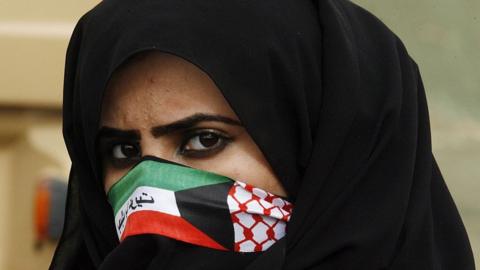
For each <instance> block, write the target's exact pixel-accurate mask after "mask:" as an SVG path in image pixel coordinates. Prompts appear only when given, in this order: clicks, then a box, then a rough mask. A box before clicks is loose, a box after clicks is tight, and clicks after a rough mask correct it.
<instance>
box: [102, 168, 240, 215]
mask: <svg viewBox="0 0 480 270" xmlns="http://www.w3.org/2000/svg"><path fill="white" fill-rule="evenodd" d="M225 182H233V180H231V179H230V178H228V177H226V176H222V175H219V174H215V173H212V172H208V171H204V170H199V169H194V168H190V167H184V166H179V165H175V164H169V163H163V162H158V161H154V160H144V161H142V162H140V163H138V164H137V165H136V166H135V167H134V168H133V169H131V170H130V171H128V172H127V174H125V175H124V176H123V177H122V178H120V180H119V181H118V182H116V183H115V184H114V185H113V186H112V187H111V188H110V190H109V191H108V193H107V196H108V201H109V202H110V204H111V205H112V207H113V209H114V212H115V213H117V211H118V210H119V209H120V207H122V205H123V204H124V203H125V201H126V200H128V198H129V196H130V195H131V194H132V193H133V191H134V190H135V189H136V188H138V187H141V186H149V187H156V188H161V189H166V190H170V191H172V192H175V191H179V190H185V189H190V188H196V187H201V186H207V185H215V184H221V183H225Z"/></svg>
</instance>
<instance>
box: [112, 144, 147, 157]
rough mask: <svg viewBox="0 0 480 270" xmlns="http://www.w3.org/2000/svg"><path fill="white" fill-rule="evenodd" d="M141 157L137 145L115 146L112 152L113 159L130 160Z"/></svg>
mask: <svg viewBox="0 0 480 270" xmlns="http://www.w3.org/2000/svg"><path fill="white" fill-rule="evenodd" d="M139 155H140V151H139V149H138V147H137V146H136V145H133V144H125V143H119V144H115V145H113V147H112V150H111V157H112V158H113V159H128V158H133V157H137V156H139Z"/></svg>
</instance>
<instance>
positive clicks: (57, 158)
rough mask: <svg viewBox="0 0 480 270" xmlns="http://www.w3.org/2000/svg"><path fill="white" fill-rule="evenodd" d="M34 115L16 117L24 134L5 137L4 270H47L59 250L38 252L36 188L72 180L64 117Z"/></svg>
mask: <svg viewBox="0 0 480 270" xmlns="http://www.w3.org/2000/svg"><path fill="white" fill-rule="evenodd" d="M34 115H37V116H34ZM34 115H29V114H26V115H23V116H17V117H15V116H11V118H10V119H11V120H10V121H12V122H15V124H16V125H17V127H18V130H16V132H15V134H10V135H9V136H4V137H0V144H1V146H2V148H1V150H0V169H1V170H0V171H1V173H0V177H1V181H2V185H1V187H2V188H1V190H0V196H1V198H2V200H1V203H0V215H1V216H2V219H0V237H1V238H0V239H1V241H0V269H11V270H17V269H18V270H20V269H47V268H48V265H49V263H50V260H51V256H52V252H53V249H54V244H53V243H52V244H48V243H47V244H46V245H44V247H43V248H42V249H40V250H36V249H34V244H35V241H34V240H35V235H34V216H33V213H34V201H33V200H34V192H35V186H36V184H37V183H38V181H39V180H40V179H41V178H42V177H43V176H45V175H50V176H60V177H63V178H64V179H65V180H66V175H68V174H67V172H68V170H69V165H70V163H69V160H68V157H67V156H66V150H65V147H64V144H63V142H62V137H61V122H60V120H61V119H60V117H59V115H57V116H53V115H48V116H46V115H44V116H43V117H38V115H41V114H39V113H38V112H34ZM29 116H31V117H29ZM3 124H4V126H8V123H6V121H4V122H3ZM12 124H14V123H12ZM22 127H23V128H22Z"/></svg>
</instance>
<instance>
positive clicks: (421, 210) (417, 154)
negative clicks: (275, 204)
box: [51, 0, 474, 269]
mask: <svg viewBox="0 0 480 270" xmlns="http://www.w3.org/2000/svg"><path fill="white" fill-rule="evenodd" d="M198 113H200V114H198ZM205 114H208V115H211V114H213V115H214V116H215V115H216V116H218V115H220V116H222V117H216V118H215V117H214V118H208V119H210V120H212V119H216V120H219V119H222V120H225V121H223V122H222V121H206V122H203V123H200V126H194V127H195V128H200V129H203V131H202V132H203V134H202V135H201V136H200V135H199V134H196V135H197V137H195V135H192V134H189V133H187V132H186V131H185V130H183V131H179V133H176V134H173V133H169V132H166V131H167V130H172V129H171V128H170V129H169V128H165V124H168V123H170V122H174V121H175V120H178V119H182V118H184V117H186V116H187V117H188V116H191V115H196V116H197V119H198V116H199V115H200V116H202V115H205ZM194 118H195V117H194ZM191 119H192V118H190V120H191ZM200 119H202V117H200ZM227 119H229V120H227ZM203 120H205V118H203ZM187 122H189V123H190V124H191V123H192V121H187ZM183 123H185V122H183ZM197 123H198V122H197ZM206 123H208V125H207V124H206ZM229 123H230V124H229ZM156 125H162V126H163V128H162V127H160V128H159V129H157V128H153V127H154V126H156ZM219 125H221V126H219ZM173 126H176V127H179V126H182V125H173ZM227 126H228V127H227ZM170 127H172V126H170ZM183 127H185V125H183ZM192 127H193V126H192ZM112 128H113V129H112ZM207 128H208V129H209V131H208V132H206V130H205V129H207ZM132 129H133V130H134V131H132V132H129V133H128V134H129V137H128V139H125V138H124V139H122V141H118V140H117V141H116V142H115V143H111V140H110V143H108V141H109V139H108V138H112V136H113V135H114V134H116V135H118V134H119V132H118V131H119V130H122V132H121V134H126V133H125V132H124V131H125V130H132ZM225 129H228V130H227V131H225ZM219 130H223V131H224V133H228V134H229V135H231V134H236V136H233V135H232V138H233V140H230V141H229V140H228V138H223V139H222V138H221V137H220V136H219V134H218V133H219ZM112 131H117V132H112ZM156 131H159V132H156ZM215 132H217V134H216V135H215V134H214V133H215ZM116 135H115V136H116ZM156 135H158V136H156ZM160 135H164V136H160ZM222 135H226V134H222ZM64 137H65V142H66V145H67V148H68V151H69V154H70V157H71V159H72V170H71V174H70V185H69V194H68V198H69V200H68V206H67V216H66V224H65V228H64V233H63V236H62V240H61V241H60V244H59V247H58V248H57V252H56V254H55V257H54V259H53V262H52V266H51V268H52V269H264V268H266V267H268V268H270V269H474V264H473V259H472V254H471V249H470V245H469V243H468V238H467V235H466V233H465V229H464V226H463V224H462V221H461V219H460V217H459V215H458V212H457V209H456V207H455V204H454V203H453V201H452V199H451V196H450V194H449V192H448V190H447V188H446V186H445V182H444V180H443V178H442V176H441V173H440V170H439V168H438V166H437V164H436V162H435V159H434V157H433V155H432V151H431V142H430V129H429V120H428V111H427V105H426V98H425V91H424V88H423V85H422V81H421V78H420V74H419V71H418V67H417V65H416V64H415V62H414V61H413V60H412V59H411V58H410V57H409V55H408V54H407V51H406V50H405V48H404V46H403V45H402V43H401V42H400V41H399V40H398V38H397V37H396V36H395V35H394V34H392V33H391V32H390V31H389V30H388V29H387V28H386V27H385V26H384V25H383V24H382V23H381V22H380V21H379V20H378V19H376V18H375V17H374V16H372V15H371V14H369V13H368V12H366V11H364V10H363V9H361V8H359V7H358V6H356V5H354V4H352V3H350V2H348V1H341V0H340V1H328V0H325V1H323V0H315V1H304V0H301V1H285V0H276V1H270V0H267V1H260V2H259V1H255V2H254V1H249V0H241V1H237V0H234V1H228V2H224V1H223V2H221V1H197V0H189V1H178V0H175V1H171V0H157V1H147V0H139V1H113V0H110V1H103V2H102V3H101V4H99V5H98V6H96V7H95V8H94V9H92V10H91V11H90V12H88V13H87V14H86V15H84V16H83V17H82V18H81V19H80V21H79V22H78V24H77V26H76V28H75V31H74V33H73V35H72V39H71V41H70V45H69V49H68V52H67V62H66V72H65V88H64ZM117 137H118V136H117ZM225 137H226V136H225ZM227 141H229V143H228V145H227ZM219 145H220V146H219ZM210 147H216V148H215V149H216V150H212V151H213V152H211V151H210V150H209V151H210V152H209V155H207V156H205V155H204V156H201V154H198V153H200V152H198V151H202V150H205V149H206V148H210ZM192 151H193V152H192ZM195 151H197V152H196V153H197V154H198V155H197V156H195V157H194V158H192V156H188V153H190V154H191V153H194V152H195ZM215 151H216V152H215ZM203 153H205V152H203ZM184 154H187V155H184ZM126 158H129V159H128V162H125V163H124V162H123V161H125V159H126ZM114 159H115V160H117V161H119V160H123V161H121V162H120V163H121V165H120V164H119V163H115V162H117V161H113V160H114ZM115 164H116V165H117V166H115ZM109 166H110V167H109ZM162 170H172V171H174V173H171V174H163V173H160V172H164V171H162ZM200 174H201V175H204V176H205V179H209V181H210V180H211V179H217V180H218V182H215V183H217V184H221V183H228V184H229V185H230V188H231V187H232V186H233V185H241V186H242V187H247V188H246V189H245V190H247V191H249V190H248V187H251V188H250V190H251V191H252V194H253V188H254V187H255V188H258V190H261V191H262V192H265V193H263V194H267V193H266V192H269V193H268V194H271V196H275V198H276V199H278V201H281V202H282V203H283V204H284V205H290V208H289V207H287V208H284V209H283V210H285V211H286V214H285V216H286V217H287V218H285V219H282V217H279V216H276V217H275V216H272V217H269V218H276V219H277V220H281V222H284V223H285V225H286V229H285V230H284V231H283V233H284V234H282V235H280V237H278V238H275V239H274V240H272V241H273V243H271V244H269V245H267V246H265V247H261V248H260V249H255V248H253V249H252V250H250V251H249V252H243V251H242V250H236V249H235V245H234V244H232V243H231V242H232V241H230V242H228V241H223V240H221V239H220V238H222V236H225V235H227V234H232V232H231V228H232V227H230V229H228V228H227V227H225V226H223V225H224V224H225V220H226V219H225V218H221V217H222V215H223V214H216V213H220V212H222V211H223V212H222V213H225V209H226V208H225V203H224V204H221V203H219V202H225V198H226V195H225V194H226V193H225V192H226V191H225V189H221V188H220V189H218V190H223V191H218V190H216V191H209V192H197V193H196V194H200V195H202V196H203V197H202V196H200V195H199V196H196V195H195V196H194V195H192V193H189V194H190V195H188V196H185V197H183V198H186V200H189V202H190V204H186V205H187V206H189V207H190V208H189V207H187V208H188V209H189V210H188V211H189V212H188V213H192V214H191V216H195V217H198V218H202V217H203V219H204V220H205V221H204V222H198V223H195V222H196V221H195V222H194V221H193V219H189V218H187V217H185V215H177V216H181V217H182V218H183V217H185V220H187V221H188V223H189V224H190V225H192V224H193V225H194V226H193V227H195V228H196V229H198V231H195V232H196V233H195V234H189V233H184V232H185V230H183V229H182V228H185V227H182V228H180V227H176V226H174V225H171V226H160V228H161V229H158V228H156V229H152V228H150V227H148V226H149V225H150V224H151V223H150V222H149V221H150V219H148V218H147V217H140V218H138V219H136V221H135V222H136V223H135V222H131V224H134V223H135V224H137V225H138V224H140V225H139V227H135V228H143V229H144V228H147V227H148V229H145V230H143V231H142V230H141V229H135V230H131V231H130V232H131V234H128V233H127V236H126V237H123V236H124V232H125V231H128V229H125V228H126V227H128V225H126V224H128V222H129V221H133V220H134V219H133V218H131V217H132V216H133V214H135V213H137V212H134V211H137V209H140V208H143V207H144V205H153V202H154V201H158V200H159V198H164V197H165V196H164V197H154V196H153V195H152V194H150V193H149V192H150V191H151V190H149V191H147V192H140V193H138V194H136V193H134V191H133V190H134V188H132V186H131V185H130V184H128V183H138V182H142V181H143V182H142V183H145V182H146V181H149V179H157V178H156V177H157V176H159V175H160V176H159V179H157V180H155V181H153V182H155V184H152V185H156V184H157V183H160V182H161V183H163V184H162V185H164V186H168V185H173V184H172V182H168V181H170V180H169V179H167V178H168V177H163V176H162V175H170V176H172V177H177V176H178V175H181V176H182V177H183V176H185V177H186V179H188V180H185V181H190V182H188V183H195V180H194V179H199V178H194V177H187V175H196V176H198V175H200ZM149 175H150V177H146V176H149ZM145 179H147V180H145ZM182 179H183V178H182ZM202 179H203V178H202ZM219 179H220V180H219ZM182 181H183V180H182ZM202 181H203V180H202ZM211 181H214V180H211ZM175 183H176V182H175ZM182 183H183V182H182ZM209 183H210V182H209ZM124 187H126V188H124ZM135 187H137V186H135ZM169 187H170V188H171V186H169ZM152 190H153V189H152ZM229 190H230V189H229ZM170 191H171V192H174V193H175V198H179V197H178V196H177V194H176V193H179V192H177V191H183V189H173V188H171V189H170ZM221 192H224V193H221ZM228 192H229V191H228ZM218 194H223V195H222V196H220V195H219V196H217V195H218ZM199 198H200V199H199ZM202 198H203V199H202ZM212 198H222V199H218V200H213V201H214V203H212V204H209V203H207V202H208V201H209V200H210V199H212ZM194 199H197V200H194ZM179 201H180V200H179ZM139 205H141V206H139ZM161 205H165V204H161ZM177 205H180V204H177ZM221 205H223V206H221ZM222 207H223V208H222ZM179 208H182V206H181V205H180V206H179ZM198 209H208V210H206V211H203V212H202V211H200V210H198ZM241 210H242V209H241ZM179 211H180V212H181V211H182V210H179ZM242 211H243V212H242V213H244V214H246V215H247V214H252V213H249V212H248V209H243V210H242ZM182 213H183V212H182ZM137 216H138V215H137ZM260 216H262V215H260ZM265 216H268V215H267V214H265ZM223 217H225V215H223ZM252 217H254V216H253V215H252ZM230 221H231V222H232V223H235V222H234V219H233V218H231V220H230ZM222 222H223V223H222ZM220 223H221V224H222V225H218V224H220ZM175 224H179V223H175ZM232 226H234V225H232ZM165 228H168V229H171V228H174V229H177V228H178V229H179V231H180V232H183V233H179V234H175V233H168V232H166V231H165V230H163V229H165ZM159 230H160V231H159ZM191 231H192V230H191ZM142 232H143V233H142ZM197 232H198V234H197ZM192 235H196V236H198V237H197V238H196V239H197V240H198V239H200V238H201V237H204V238H202V239H204V240H205V239H207V238H206V237H205V235H206V236H208V239H209V240H208V241H207V240H205V241H196V240H195V241H194V240H192V239H190V238H189V237H190V236H192ZM199 235H200V236H199ZM182 237H186V238H182ZM232 237H233V236H232ZM187 238H188V239H187ZM210 240H214V241H210ZM230 240H231V239H230ZM209 241H210V242H209ZM207 242H208V243H210V244H205V243H207ZM227 242H228V243H227ZM225 243H227V244H225ZM217 244H218V245H217ZM230 244H232V245H230ZM229 245H230V246H229ZM222 247H223V248H224V249H222Z"/></svg>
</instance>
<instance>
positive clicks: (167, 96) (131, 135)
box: [99, 52, 286, 196]
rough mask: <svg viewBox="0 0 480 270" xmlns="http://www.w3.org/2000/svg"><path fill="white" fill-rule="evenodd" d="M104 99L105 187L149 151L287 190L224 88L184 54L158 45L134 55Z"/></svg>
mask: <svg viewBox="0 0 480 270" xmlns="http://www.w3.org/2000/svg"><path fill="white" fill-rule="evenodd" d="M103 100H104V103H103V105H102V115H101V122H100V123H101V135H100V144H99V146H100V153H101V156H102V163H103V171H104V187H105V191H108V190H109V189H110V187H111V186H112V185H113V184H114V183H115V182H116V181H118V179H120V178H121V177H122V176H123V175H124V174H125V173H126V172H127V171H128V170H129V169H130V168H131V167H132V165H133V164H134V163H135V162H136V161H138V160H139V159H141V157H142V156H145V155H152V156H157V157H160V158H164V159H168V160H171V161H175V162H178V163H182V164H185V165H188V166H191V167H194V168H197V169H202V170H206V171H211V172H215V173H218V174H222V175H225V176H228V177H230V178H232V179H235V180H241V181H243V182H246V183H248V184H251V185H253V186H257V187H259V188H262V189H264V190H267V191H269V192H272V193H274V194H277V195H281V196H286V192H285V190H284V189H283V187H282V185H281V184H280V182H279V180H278V179H277V177H276V176H275V175H274V173H273V170H272V168H271V167H270V165H269V163H268V162H267V161H266V159H265V157H264V156H263V154H262V152H261V151H260V149H259V148H258V146H257V145H256V144H255V142H254V141H253V140H252V138H251V137H250V135H249V134H248V133H247V131H246V130H245V128H244V127H243V126H242V124H241V123H240V120H239V119H238V117H237V116H236V114H235V113H234V112H233V110H232V109H231V107H230V106H229V104H228V103H227V102H226V100H225V99H224V97H223V95H222V94H221V92H220V90H219V89H218V88H217V87H216V85H215V84H214V83H213V81H212V80H211V79H210V77H209V76H208V75H207V74H206V73H204V72H203V71H202V70H200V69H199V68H198V67H196V66H195V65H193V64H191V63H190V62H188V61H186V60H184V59H183V58H180V57H177V56H174V55H171V54H167V53H161V52H148V53H143V54H141V55H139V56H137V57H135V58H134V59H133V60H132V61H130V62H129V63H128V64H126V65H125V66H123V67H121V68H120V69H118V70H117V71H116V72H115V73H114V75H113V76H112V78H111V80H110V82H109V85H108V87H107V90H106V93H105V97H104V99H103ZM279 147H281V146H279Z"/></svg>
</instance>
